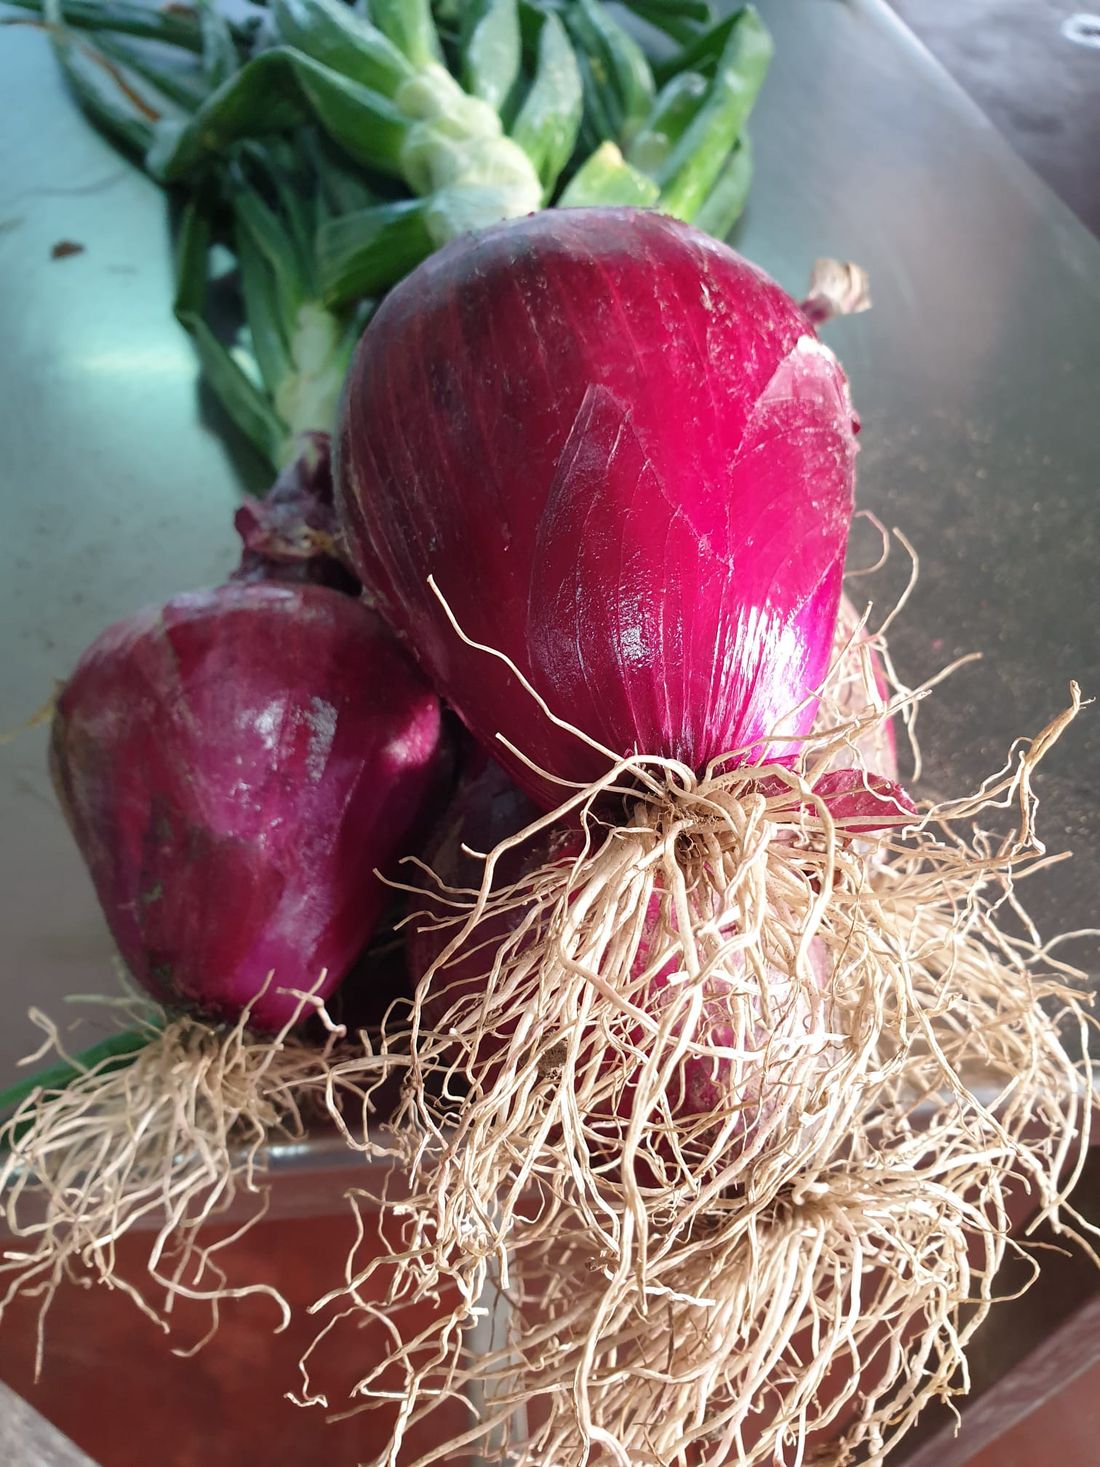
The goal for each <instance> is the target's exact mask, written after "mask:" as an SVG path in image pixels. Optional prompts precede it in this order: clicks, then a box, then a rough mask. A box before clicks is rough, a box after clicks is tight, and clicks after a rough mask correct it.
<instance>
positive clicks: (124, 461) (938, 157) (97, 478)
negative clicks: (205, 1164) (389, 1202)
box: [0, 0, 1100, 1467]
mask: <svg viewBox="0 0 1100 1467" xmlns="http://www.w3.org/2000/svg"><path fill="white" fill-rule="evenodd" d="M759 3H760V8H761V9H762V11H763V12H764V15H765V19H766V21H767V23H768V25H769V26H770V27H771V29H772V32H773V34H774V36H775V40H776V60H775V63H774V68H773V72H772V75H771V78H770V80H769V82H768V84H767V87H766V89H765V92H764V95H763V98H762V100H761V103H760V105H759V108H758V110H757V112H756V114H755V117H754V121H753V128H752V131H753V138H754V143H755V149H756V157H757V179H756V183H755V186H754V190H753V193H752V196H751V201H750V205H749V209H748V213H747V215H746V217H745V219H744V220H743V221H742V224H741V226H740V227H739V230H738V232H737V235H736V239H735V242H736V243H737V244H738V245H739V247H740V248H741V249H743V250H744V251H745V252H746V253H747V254H749V255H751V256H752V257H753V258H755V259H757V260H758V261H759V262H760V263H761V264H763V265H764V266H765V267H766V268H767V269H769V270H770V271H771V272H772V273H773V274H774V275H775V276H776V277H777V278H778V279H779V280H780V281H781V282H782V283H783V284H784V285H786V286H787V287H788V289H790V290H791V291H792V292H794V293H798V292H799V291H800V289H801V287H802V286H803V284H804V282H805V280H806V278H807V273H808V270H809V266H810V263H811V261H812V260H813V258H814V257H815V256H817V255H822V254H834V255H840V256H843V257H849V258H853V259H856V260H858V261H860V262H861V263H862V264H863V265H865V266H866V267H867V268H868V269H869V270H870V273H871V277H872V282H873V293H874V298H875V308H874V310H873V311H872V312H871V313H870V314H869V315H865V316H860V317H856V318H854V319H851V320H847V321H841V322H837V323H835V324H834V325H832V326H831V327H829V328H828V337H829V340H830V342H831V344H832V345H833V346H834V347H835V349H836V350H837V351H838V352H839V354H840V356H841V358H842V359H843V361H844V362H845V365H846V366H847V369H848V371H849V373H850V376H851V379H852V385H853V391H854V394H855V399H856V402H857V405H858V408H859V410H860V413H861V416H862V419H863V435H862V440H861V442H862V455H861V461H860V472H861V479H860V491H859V493H860V500H861V502H862V504H863V505H864V506H866V507H868V508H870V509H871V510H873V511H874V512H875V513H877V514H878V515H879V516H880V517H881V518H882V519H883V520H884V521H885V522H886V523H887V524H890V525H898V526H901V527H902V528H903V529H904V530H905V531H906V532H907V533H908V535H909V536H910V538H911V539H912V540H913V541H914V542H915V544H916V546H917V548H918V549H919V551H920V554H921V578H920V582H919V585H918V588H917V590H916V593H915V595H914V597H913V599H912V601H911V602H910V606H909V609H908V610H907V612H906V614H905V615H904V617H903V619H902V620H901V621H900V622H899V623H898V625H897V629H896V633H895V635H894V637H893V639H892V640H893V646H894V650H895V657H896V661H897V663H898V666H899V668H900V670H901V672H902V674H903V675H904V676H905V677H907V679H908V680H909V681H910V682H915V681H917V680H918V679H920V678H921V677H923V676H925V675H926V674H928V673H931V672H933V671H934V670H936V669H937V668H938V667H939V666H941V665H942V664H944V663H945V662H947V661H949V660H950V659H951V658H952V657H954V656H955V655H957V654H959V653H961V652H964V651H969V650H972V649H980V650H982V651H983V652H984V653H985V654H986V658H985V660H984V661H983V662H982V663H980V664H978V665H977V666H974V667H969V668H967V669H964V670H963V671H961V672H960V673H958V674H957V675H956V676H955V677H954V678H953V679H952V680H950V681H949V682H948V683H947V684H946V685H945V686H943V687H942V688H941V689H940V690H938V691H937V693H936V694H935V695H934V697H933V699H932V700H931V701H930V702H929V703H928V704H926V705H925V708H924V709H923V711H922V713H921V718H920V726H921V734H922V743H923V746H924V750H925V757H926V783H925V789H926V790H928V791H934V792H949V791H950V792H959V791H961V790H962V789H963V788H964V787H968V786H970V785H972V784H974V783H975V782H976V781H978V780H980V778H981V777H982V776H983V775H985V774H986V773H988V772H989V771H990V770H992V769H993V768H994V767H996V766H997V765H998V764H999V763H1000V761H1001V760H1002V759H1003V757H1004V755H1005V753H1006V750H1007V748H1008V746H1009V744H1010V743H1011V741H1012V739H1013V738H1014V737H1016V736H1017V735H1018V734H1021V733H1033V732H1035V731H1037V730H1038V728H1039V727H1041V726H1042V724H1043V723H1044V722H1045V721H1046V720H1047V719H1048V718H1049V717H1050V716H1051V715H1052V714H1053V713H1054V712H1055V711H1056V710H1058V709H1060V708H1061V707H1062V706H1063V703H1064V699H1065V697H1066V686H1067V684H1068V682H1069V680H1070V678H1077V679H1078V680H1079V681H1080V682H1081V684H1082V686H1083V688H1084V690H1085V692H1086V695H1087V694H1095V693H1100V634H1098V631H1097V616H1096V606H1095V602H1096V596H1095V591H1094V584H1095V565H1096V562H1097V560H1098V558H1100V509H1098V499H1097V493H1096V491H1097V487H1098V485H1097V479H1098V474H1097V460H1098V452H1097V450H1098V447H1100V428H1098V423H1100V412H1098V404H1097V385H1098V383H1100V245H1098V244H1097V241H1096V240H1094V239H1093V238H1092V237H1091V236H1090V235H1089V234H1088V233H1087V232H1086V231H1085V230H1084V229H1083V228H1082V227H1081V226H1080V225H1079V224H1078V223H1077V222H1076V220H1075V219H1074V218H1073V217H1072V215H1071V214H1070V213H1069V211H1068V210H1067V209H1066V208H1065V207H1063V206H1062V205H1061V204H1060V203H1059V202H1058V201H1057V199H1055V198H1054V196H1053V195H1052V194H1051V193H1050V192H1049V191H1048V190H1047V189H1046V188H1045V187H1044V186H1043V185H1042V184H1041V183H1040V182H1039V181H1038V180H1037V179H1036V178H1035V177H1034V176H1033V175H1032V174H1031V173H1030V172H1029V171H1028V170H1027V168H1026V167H1025V166H1024V165H1023V164H1022V163H1021V162H1020V161H1019V160H1018V159H1017V158H1016V157H1015V156H1014V155H1013V154H1012V153H1011V151H1010V150H1009V148H1008V146H1007V144H1006V143H1005V142H1004V141H1003V140H1002V138H1001V137H1000V136H999V135H998V134H997V133H996V132H995V131H994V130H993V128H992V127H991V126H990V124H989V123H988V122H987V121H986V120H985V119H984V117H983V116H982V115H981V113H980V112H979V111H978V110H977V109H976V107H974V106H973V105H972V104H971V103H970V102H969V101H968V100H967V98H966V97H965V96H964V95H963V94H962V93H961V92H960V91H959V90H958V88H957V87H956V86H955V85H954V84H953V83H952V82H951V81H950V80H949V79H948V78H947V77H946V76H945V74H944V73H943V72H942V71H941V70H940V69H939V68H938V67H937V66H936V64H935V63H934V62H933V61H932V60H931V58H930V57H929V56H928V55H927V54H926V53H925V52H924V51H923V50H921V48H920V47H919V46H918V45H917V44H916V43H915V42H914V41H913V39H912V38H911V37H910V36H909V35H908V33H907V32H905V31H904V30H903V28H902V27H901V26H900V24H899V23H898V22H897V21H896V20H895V19H894V17H893V16H892V15H891V13H890V12H888V11H887V10H886V8H885V7H884V6H883V5H882V4H881V3H879V0H759ZM0 89H2V94H3V96H4V98H5V101H6V103H7V116H8V118H9V125H8V126H7V127H5V128H4V129H3V130H2V131H0V279H2V280H3V282H4V284H3V287H2V288H0V340H2V342H3V344H4V387H3V392H2V393H0V443H2V444H3V458H2V463H0V484H2V486H3V505H4V510H5V515H4V524H5V530H6V536H5V552H6V554H5V574H4V575H3V577H2V578H0V608H2V610H0V615H2V618H3V626H4V628H5V633H6V635H5V653H4V658H3V663H2V667H3V676H2V678H0V730H13V729H15V728H17V727H18V726H19V725H20V724H22V723H23V721H24V720H26V719H27V718H28V716H29V715H30V714H32V713H33V712H34V710H35V709H37V708H38V707H39V706H40V705H42V704H43V703H44V701H45V700H46V699H47V698H48V697H49V695H50V692H51V689H52V687H53V685H54V682H55V680H56V679H59V678H62V677H64V676H65V674H66V672H67V671H68V670H69V669H70V668H71V666H72V664H73V662H74V660H75V658H76V656H77V655H78V653H79V652H80V651H81V649H82V648H83V646H84V645H85V644H86V642H87V641H88V640H89V639H90V638H91V637H92V636H93V635H94V634H95V633H96V632H97V631H98V630H99V629H100V628H101V627H103V626H104V625H105V624H106V623H107V622H108V621H110V620H111V619H113V618H115V617H118V616H121V615H123V614H124V613H126V612H127V611H129V610H131V609H133V608H135V607H137V606H138V605H140V604H142V603H144V602H147V601H151V600H159V599H163V598H164V597H166V596H167V595H169V594H172V593H173V592H176V591H178V590H182V589H185V588H187V587H190V586H193V585H198V584H204V583H206V584H209V583H213V582H216V581H217V580H218V579H220V578H221V577H222V576H223V574H224V573H225V572H226V571H227V570H228V568H229V567H230V565H231V563H232V561H233V559H234V549H233V536H232V532H231V526H230V520H231V514H232V509H233V505H234V498H235V494H236V492H237V490H238V487H239V485H240V484H241V482H242V478H243V480H244V481H245V482H251V483H252V484H253V485H256V484H257V483H258V480H257V478H256V473H257V465H256V464H255V462H254V461H250V460H249V459H248V456H247V454H245V453H243V452H241V451H240V450H239V449H233V448H227V447H226V445H225V442H224V441H223V439H222V438H221V437H220V436H219V433H218V431H217V426H218V425H217V423H216V421H215V422H213V423H212V422H211V421H210V420H208V418H207V416H206V413H205V411H204V408H203V404H202V401H201V397H200V395H199V394H198V393H197V388H196V369H195V364H194V360H193V357H192V354H191V350H190V347H189V344H188V342H187V341H186V339H185V338H184V336H183V335H182V333H181V332H179V331H178V330H177V329H176V327H175V325H174V324H173V322H172V321H171V319H170V316H169V312H168V301H169V298H170V278H169V277H170V270H169V234H168V226H167V219H166V213H165V207H164V200H163V197H162V195H161V193H160V191H159V190H158V189H156V188H155V187H154V186H153V185H152V184H151V183H149V182H148V181H147V180H146V179H145V178H144V177H143V176H142V175H141V174H140V173H138V172H137V171H136V170H135V169H133V168H131V167H129V166H128V165H127V164H126V163H124V162H123V161H121V160H120V158H119V157H118V155H117V154H116V153H115V152H114V151H113V149H112V148H111V147H110V145H109V144H108V143H107V142H106V141H104V140H103V139H102V138H100V137H99V136H98V135H97V134H96V133H95V132H94V131H93V130H92V129H91V128H90V127H89V126H88V125H87V123H86V122H85V121H84V119H83V118H82V117H81V116H80V115H79V114H78V112H77V110H76V108H75V106H74V105H73V104H72V102H71V101H70V100H69V99H68V98H67V96H66V95H65V91H64V87H63V85H62V83H61V81H60V79H59V76H58V73H57V70H56V68H55V66H54V63H53V60H52V58H51V56H50V53H49V49H48V47H47V45H46V43H45V41H44V39H43V37H42V36H41V34H40V33H38V32H36V31H34V30H32V29H23V28H4V30H3V31H0ZM62 239H67V240H73V241H76V242H78V243H80V244H82V245H83V246H84V250H83V252H82V253H79V254H75V255H72V256H70V257H69V258H65V259H61V260H53V259H51V247H52V246H53V245H54V244H55V243H56V242H57V241H59V240H62ZM234 454H236V458H234ZM903 576H904V567H903V565H902V558H901V557H896V558H895V561H894V563H893V565H892V566H891V567H889V568H888V571H887V573H886V574H885V575H884V576H883V577H880V578H879V589H878V590H877V591H876V595H877V596H878V597H879V600H880V604H882V605H885V603H886V602H887V601H888V600H889V598H890V596H891V594H893V593H894V592H895V591H896V589H897V588H898V586H899V585H900V584H901V581H902V579H903ZM45 747H46V730H45V728H44V727H37V728H34V729H31V730H29V731H24V732H20V733H19V734H18V735H17V736H16V737H15V738H13V739H11V740H10V741H8V742H6V743H4V744H3V745H0V932H2V933H3V943H2V948H0V983H2V984H3V990H4V994H5V999H6V1012H7V1015H8V1018H7V1022H6V1023H5V1025H4V1026H3V1028H2V1029H0V1080H2V1079H3V1078H4V1077H5V1076H7V1075H8V1074H9V1073H10V1072H11V1070H12V1066H13V1064H14V1061H15V1059H16V1057H17V1056H18V1055H19V1054H21V1053H23V1052H24V1051H25V1050H26V1049H27V1047H28V1046H29V1044H31V1043H33V1042H35V1036H36V1031H34V1030H32V1029H31V1027H30V1025H29V1024H28V1023H27V1021H26V1020H25V1019H24V1011H25V1010H26V1008H27V1007H28V1006H29V1005H30V1004H37V1005H40V1006H42V1007H44V1008H47V1009H50V1010H52V1011H53V1012H54V1013H57V1012H59V1011H60V1009H61V1005H62V999H63V997H64V995H66V994H69V993H74V992H75V993H80V992H89V991H92V992H102V991H109V990H110V989H111V987H112V984H113V981H114V980H113V977H112V969H111V947H110V943H109V941H108V938H107V935H106V933H105V930H104V927H103V923H102V920H101V918H100V915H99V912H98V910H97V908H96V905H95V901H94V897H93V894H92V891H91V887H90V883H89V881H88V878H87V876H86V874H85V872H84V869H83V867H82V865H81V863H80V860H79V858H78V856H77V854H76V852H75V850H74V848H73V846H72V844H71V841H70V839H69V836H68V833H67V831H66V829H65V826H64V823H63V821H62V818H61V816H60V814H59V812H58V810H57V808H56V805H55V802H54V800H53V796H52V792H51V789H50V784H49V779H48V776H47V774H46V767H45ZM1098 755H1100V717H1098V715H1097V714H1096V712H1095V711H1094V710H1086V712H1085V713H1084V714H1083V715H1082V717H1081V718H1080V719H1079V720H1078V722H1077V724H1076V725H1075V726H1074V727H1073V728H1072V729H1071V730H1070V731H1069V732H1068V733H1067V734H1066V735H1065V737H1064V739H1063V741H1062V743H1061V744H1060V745H1059V747H1058V748H1057V749H1056V751H1055V752H1054V753H1053V755H1052V756H1051V757H1050V759H1049V761H1048V763H1047V765H1046V766H1045V767H1044V770H1043V772H1042V774H1041V775H1040V777H1039V781H1038V789H1039V791H1040V794H1041V796H1042V799H1043V806H1044V809H1043V820H1042V831H1043V833H1044V834H1045V836H1046V839H1047V841H1048V844H1049V846H1050V848H1051V849H1057V848H1061V847H1063V846H1065V845H1069V846H1071V847H1072V848H1073V849H1074V851H1075V859H1074V861H1073V862H1072V863H1069V864H1068V865H1060V866H1058V867H1056V868H1054V869H1053V870H1051V871H1050V872H1049V873H1047V874H1044V875H1042V876H1039V877H1037V878H1035V880H1034V881H1033V882H1032V883H1031V886H1032V891H1031V894H1030V904H1031V907H1032V909H1033V911H1034V912H1035V914H1036V916H1037V917H1038V919H1039V921H1040V924H1041V926H1042V927H1043V928H1044V930H1045V931H1047V932H1053V931H1055V930H1064V929H1068V928H1077V927H1086V926H1089V925H1091V924H1092V923H1093V922H1094V921H1095V918H1096V901H1095V894H1096V892H1097V889H1098V887H1100V757H1098ZM1076 956H1077V957H1078V958H1079V960H1082V961H1088V960H1089V953H1088V950H1087V948H1086V947H1085V946H1084V945H1081V946H1079V947H1078V948H1077V950H1076ZM337 1190H340V1189H337ZM312 1195H314V1196H317V1195H318V1194H317V1191H316V1189H315V1190H314V1191H313V1194H312ZM334 1205H338V1202H337V1201H336V1200H335V1199H334ZM1037 1327H1038V1328H1041V1326H1037ZM938 1460H939V1461H940V1463H941V1467H946V1462H947V1456H946V1455H942V1456H940V1457H939V1459H938Z"/></svg>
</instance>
